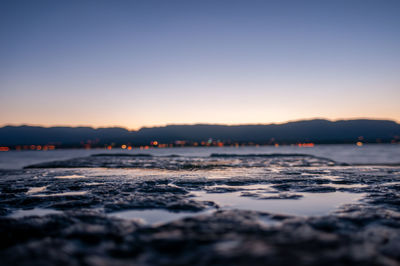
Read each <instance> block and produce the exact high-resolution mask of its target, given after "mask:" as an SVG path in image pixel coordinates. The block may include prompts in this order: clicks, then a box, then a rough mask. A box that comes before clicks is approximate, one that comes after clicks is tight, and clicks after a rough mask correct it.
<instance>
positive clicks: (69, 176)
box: [55, 175, 85, 179]
mask: <svg viewBox="0 0 400 266" xmlns="http://www.w3.org/2000/svg"><path fill="white" fill-rule="evenodd" d="M55 178H57V179H71V178H85V176H83V175H63V176H55Z"/></svg>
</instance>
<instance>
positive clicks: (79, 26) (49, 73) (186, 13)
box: [0, 0, 400, 129]
mask: <svg viewBox="0 0 400 266" xmlns="http://www.w3.org/2000/svg"><path fill="white" fill-rule="evenodd" d="M399 14H400V1H398V0H393V1H390V0H374V1H370V0H354V1H352V0H343V1H341V0H331V1H330V0H319V1H299V0H297V1H288V0H280V1H268V0H265V1H258V0H243V1H237V0H231V1H226V0H213V1H211V0H210V1H207V0H204V1H200V0H199V1H190V0H181V1H175V0H160V1H154V0H143V1H139V0H137V1H135V0H131V1H124V0H119V1H111V0H109V1H102V0H93V1H89V0H87V1H85V0H81V1H77V0H76V1H74V0H70V1H61V0H49V1H43V0H35V1H30V0H27V1H20V0H2V1H0V99H1V104H0V126H3V125H20V124H30V125H43V126H54V125H68V126H79V125H85V126H93V127H107V126H122V127H126V128H130V129H138V128H140V127H143V126H155V125H157V126H158V125H166V124H195V123H213V124H268V123H280V122H284V121H293V120H299V119H311V118H326V119H330V120H337V119H353V118H374V119H391V120H395V121H398V122H400V104H399V103H400V16H399Z"/></svg>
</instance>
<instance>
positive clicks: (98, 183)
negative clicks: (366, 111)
mask: <svg viewBox="0 0 400 266" xmlns="http://www.w3.org/2000/svg"><path fill="white" fill-rule="evenodd" d="M104 184H105V183H100V182H90V183H85V185H86V186H99V185H104Z"/></svg>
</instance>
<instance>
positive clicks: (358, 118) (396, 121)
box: [0, 117, 400, 131]
mask: <svg viewBox="0 0 400 266" xmlns="http://www.w3.org/2000/svg"><path fill="white" fill-rule="evenodd" d="M313 120H325V121H329V122H339V121H352V120H378V121H379V120H380V121H392V122H395V123H396V124H400V121H398V120H395V119H389V118H368V117H356V118H338V119H328V118H322V117H314V118H302V119H295V120H286V121H283V122H270V123H261V122H260V123H243V124H240V123H237V124H227V123H207V122H194V123H179V122H178V123H170V124H169V123H167V124H163V125H156V124H155V125H144V126H141V127H138V128H136V129H135V128H129V127H124V126H120V125H109V126H106V125H105V126H92V125H79V124H78V125H65V124H54V125H49V126H47V125H41V124H27V123H21V124H0V128H4V127H8V126H10V127H23V126H29V127H41V128H53V127H69V128H84V127H86V128H93V129H103V128H122V129H126V130H128V131H139V130H141V129H144V128H158V127H167V126H196V125H212V126H268V125H283V124H288V123H294V122H303V121H313Z"/></svg>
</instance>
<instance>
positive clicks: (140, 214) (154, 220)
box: [108, 209, 214, 225]
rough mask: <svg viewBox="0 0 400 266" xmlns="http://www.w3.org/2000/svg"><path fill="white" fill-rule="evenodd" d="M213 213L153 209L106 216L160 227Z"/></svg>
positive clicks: (120, 212) (121, 212)
mask: <svg viewBox="0 0 400 266" xmlns="http://www.w3.org/2000/svg"><path fill="white" fill-rule="evenodd" d="M213 211H214V210H212V211H205V212H171V211H167V210H158V209H154V210H129V211H119V212H113V213H109V214H108V215H109V216H111V217H116V218H120V219H127V220H133V219H135V220H139V221H141V222H143V223H144V224H151V225H160V224H164V223H168V222H172V221H175V220H179V219H183V218H187V217H192V216H196V215H201V214H205V213H211V212H213Z"/></svg>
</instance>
